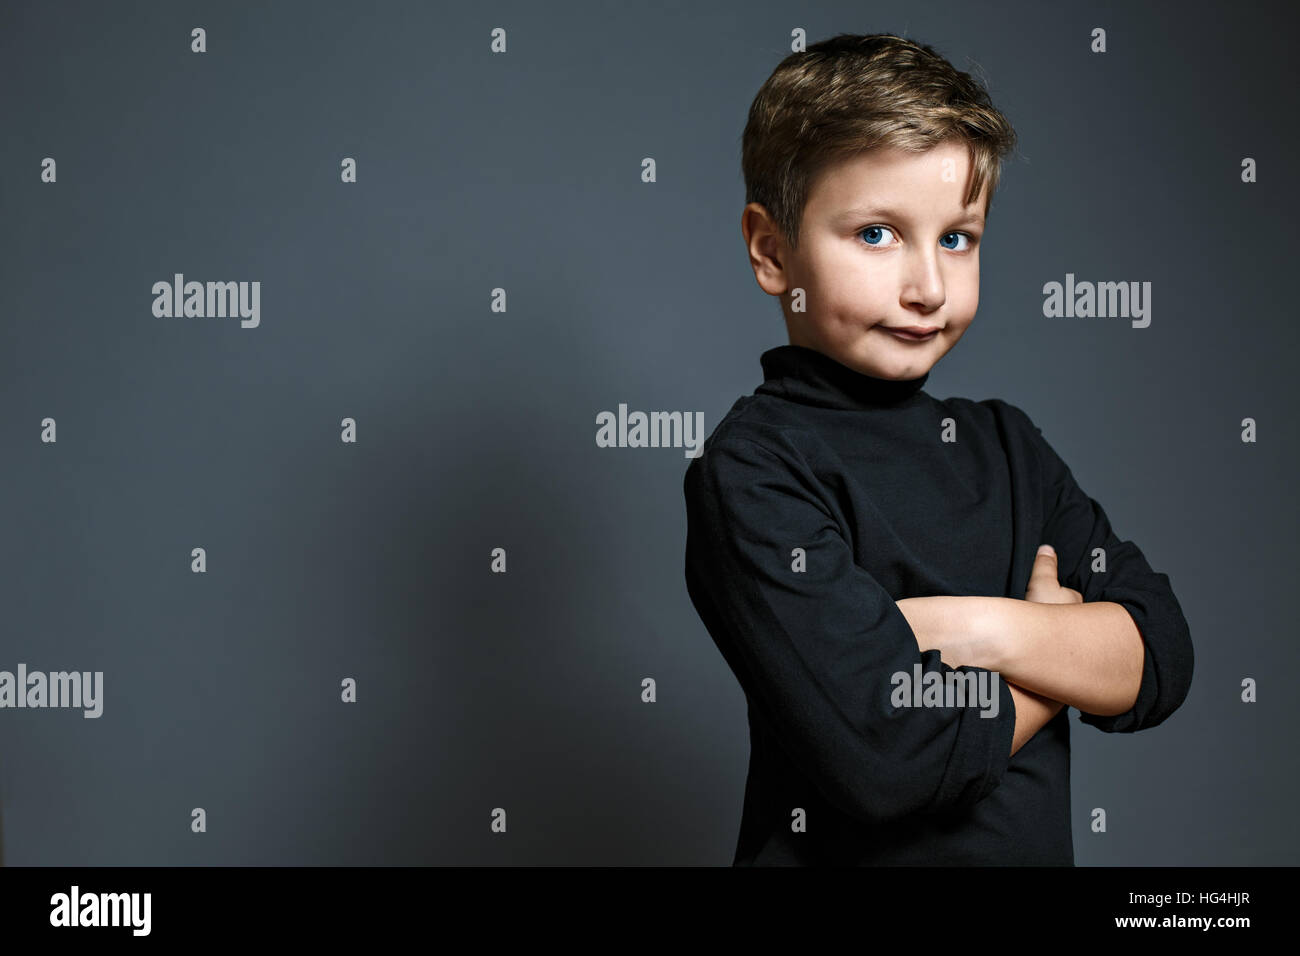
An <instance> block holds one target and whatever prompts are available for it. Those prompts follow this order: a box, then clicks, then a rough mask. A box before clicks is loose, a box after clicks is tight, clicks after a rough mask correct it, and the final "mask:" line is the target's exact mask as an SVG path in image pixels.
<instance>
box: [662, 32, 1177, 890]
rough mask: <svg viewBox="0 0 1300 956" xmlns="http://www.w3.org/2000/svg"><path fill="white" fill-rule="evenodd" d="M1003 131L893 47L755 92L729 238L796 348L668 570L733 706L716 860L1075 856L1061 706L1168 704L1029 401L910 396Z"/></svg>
mask: <svg viewBox="0 0 1300 956" xmlns="http://www.w3.org/2000/svg"><path fill="white" fill-rule="evenodd" d="M1014 142H1015V134H1014V131H1013V130H1012V128H1011V126H1010V124H1009V123H1008V122H1007V120H1006V119H1005V118H1004V117H1003V116H1002V115H1001V114H1000V113H999V112H998V111H997V110H995V109H994V108H993V106H992V104H991V103H990V102H989V99H988V95H987V93H986V92H985V91H984V90H983V88H981V87H980V86H979V85H978V84H977V83H975V82H974V81H973V80H972V79H971V78H970V77H969V76H968V75H967V74H965V73H960V72H958V71H957V70H955V69H954V68H953V67H952V66H951V64H949V63H948V62H947V61H946V60H944V59H943V58H942V57H941V56H939V55H938V54H937V53H935V52H934V51H933V50H932V49H931V48H929V47H927V46H922V45H918V44H916V43H914V42H912V41H910V40H906V39H902V38H900V37H896V36H888V35H883V36H865V37H859V36H839V37H835V38H834V39H831V40H827V41H825V42H822V43H818V44H815V45H813V46H811V47H809V48H808V50H807V52H805V53H796V54H793V55H791V56H789V57H787V58H786V59H785V60H784V61H783V62H782V63H781V64H780V65H779V66H778V67H777V68H776V70H775V71H774V72H773V73H772V75H771V77H769V78H768V80H767V82H766V83H764V85H763V87H762V89H760V90H759V92H758V95H757V97H756V98H755V100H754V103H753V105H752V107H751V108H750V113H749V121H748V124H747V126H746V128H745V133H744V138H743V149H742V152H743V166H744V174H745V185H746V204H747V205H746V207H745V210H744V214H743V218H742V222H741V229H742V232H743V234H744V237H745V243H746V246H747V250H748V254H749V258H750V263H751V265H752V266H753V269H754V276H755V278H756V279H757V280H758V284H759V286H760V287H761V288H762V289H763V291H764V292H767V293H768V294H770V295H774V296H780V301H781V306H782V310H783V312H784V314H785V321H786V326H787V329H788V332H789V338H790V344H789V345H782V346H778V347H776V348H773V349H770V350H768V351H767V352H764V353H763V355H762V356H761V358H760V362H761V365H762V369H763V373H764V381H763V384H762V385H760V386H759V387H758V388H757V389H756V390H755V391H754V393H753V394H752V395H747V396H743V397H741V398H740V399H739V400H737V401H736V403H735V405H734V406H733V407H732V408H731V410H730V411H729V412H728V413H727V415H726V417H725V418H724V419H723V420H722V421H721V422H719V424H718V426H717V428H716V429H714V431H713V433H712V435H710V437H709V439H708V440H707V441H706V443H705V445H704V449H703V453H702V454H701V456H700V457H698V458H696V459H695V460H693V461H692V462H691V464H690V466H689V467H688V469H687V471H686V475H685V480H684V490H685V495H686V506H687V527H688V531H687V543H686V583H687V588H688V591H689V593H690V597H691V600H692V602H693V603H694V605H695V607H696V609H697V611H698V612H699V614H700V617H701V619H702V620H703V622H704V624H705V626H706V627H707V629H708V631H709V634H710V635H711V636H712V638H713V640H714V642H715V643H716V644H717V646H718V649H719V650H720V651H721V652H722V654H723V656H724V657H725V659H726V661H727V663H728V665H729V666H730V667H731V669H732V671H733V672H734V673H735V675H736V678H737V679H738V680H739V682H740V685H741V687H742V689H743V690H744V692H745V696H746V699H747V702H748V715H749V728H750V746H751V753H750V764H749V776H748V780H747V782H746V787H745V797H744V810H743V819H742V821H741V826H740V835H739V841H738V845H737V847H736V854H735V859H734V865H756V864H758V865H762V864H817V863H825V864H835V865H860V864H1033V865H1044V864H1057V865H1073V863H1074V849H1073V843H1072V839H1071V830H1070V823H1071V817H1070V779H1069V774H1070V762H1069V731H1070V727H1069V722H1068V709H1067V708H1068V707H1070V706H1073V707H1075V708H1077V709H1078V710H1079V711H1080V719H1081V720H1082V722H1083V723H1085V724H1089V725H1091V726H1093V727H1096V728H1098V729H1100V730H1103V731H1107V732H1124V733H1127V732H1132V731H1136V730H1142V729H1144V728H1147V727H1154V726H1156V725H1157V724H1159V723H1161V722H1162V721H1163V720H1164V719H1165V718H1166V717H1168V716H1169V714H1170V713H1172V712H1173V711H1174V710H1175V709H1176V708H1177V707H1178V706H1179V705H1180V704H1181V703H1182V701H1183V699H1184V698H1185V697H1186V695H1187V691H1188V687H1189V685H1190V684H1191V677H1192V664H1193V658H1192V645H1191V639H1190V635H1189V631H1188V626H1187V622H1186V620H1185V619H1184V617H1183V613H1182V609H1181V608H1180V607H1179V604H1178V601H1177V599H1176V598H1175V597H1174V594H1173V591H1172V590H1171V589H1170V585H1169V578H1168V577H1167V576H1166V575H1164V574H1158V573H1156V572H1154V571H1152V569H1151V567H1150V566H1149V565H1148V564H1147V561H1146V559H1145V558H1144V557H1143V555H1142V553H1141V552H1140V551H1139V550H1138V548H1137V547H1136V546H1135V545H1134V544H1133V543H1132V542H1129V541H1124V540H1121V539H1120V538H1118V537H1117V536H1116V535H1115V533H1114V532H1113V531H1112V530H1111V527H1110V524H1109V522H1108V520H1107V518H1106V514H1105V512H1103V511H1102V509H1101V506H1100V505H1098V504H1097V503H1096V502H1095V501H1093V500H1092V499H1091V498H1089V497H1088V496H1087V495H1086V494H1085V493H1084V492H1083V491H1082V490H1081V489H1080V488H1079V486H1078V485H1077V484H1076V483H1075V481H1074V478H1073V476H1072V475H1071V473H1070V469H1069V468H1068V467H1066V465H1065V463H1064V462H1063V461H1061V459H1060V458H1059V457H1058V456H1057V455H1056V453H1055V452H1054V451H1053V450H1052V448H1051V446H1050V445H1049V444H1048V443H1047V442H1046V441H1045V440H1044V438H1043V437H1042V434H1041V433H1040V431H1039V429H1038V428H1037V427H1036V426H1035V425H1034V424H1033V422H1032V421H1030V419H1029V418H1028V417H1027V416H1026V415H1025V413H1024V412H1022V411H1021V410H1020V409H1018V408H1016V407H1015V406H1013V405H1009V404H1007V403H1006V402H1003V401H1001V400H999V399H987V400H984V401H980V402H975V401H971V400H969V399H964V398H949V399H947V400H943V401H941V400H939V399H936V398H933V397H931V396H930V395H928V394H927V393H926V392H924V391H922V386H923V385H924V384H925V381H926V379H927V377H928V376H929V372H930V369H931V368H932V367H933V366H934V364H935V363H936V362H937V361H938V360H939V359H940V358H942V357H943V355H944V354H946V353H947V352H948V350H949V349H951V348H952V347H953V346H954V345H955V344H956V343H957V340H958V339H960V338H961V336H962V333H963V332H965V330H966V328H967V326H969V325H970V322H971V319H972V318H973V317H974V315H975V309H976V306H977V304H978V299H979V242H980V237H981V234H982V232H983V230H984V227H985V220H986V219H987V217H988V213H989V201H990V199H991V197H992V195H993V192H994V190H995V189H996V187H997V181H998V176H999V166H1000V162H1001V158H1002V156H1003V155H1005V154H1006V153H1007V152H1008V151H1009V150H1010V149H1011V148H1012V147H1013V145H1014ZM1043 544H1046V545H1050V546H1051V548H1052V549H1054V553H1050V551H1051V549H1047V552H1045V553H1042V554H1039V546H1040V545H1043ZM1058 576H1059V583H1058ZM956 678H960V680H957V679H956ZM975 687H979V688H981V689H982V691H983V693H980V694H976V693H975V691H974V688H975ZM954 688H957V689H969V690H970V693H969V694H968V695H966V696H965V697H964V699H963V696H962V695H954V694H952V693H950V691H952V690H953V689H954ZM975 698H978V700H976V699H975Z"/></svg>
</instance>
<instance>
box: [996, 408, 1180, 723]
mask: <svg viewBox="0 0 1300 956" xmlns="http://www.w3.org/2000/svg"><path fill="white" fill-rule="evenodd" d="M1009 407H1011V408H1014V407H1015V406H1009ZM1016 411H1017V412H1019V414H1020V416H1021V417H1022V418H1023V419H1024V422H1025V423H1026V425H1027V427H1028V432H1027V436H1028V438H1029V439H1030V441H1031V442H1032V443H1033V444H1034V446H1035V447H1036V448H1037V451H1038V454H1039V461H1040V466H1041V468H1042V477H1043V494H1044V502H1043V507H1044V511H1043V515H1044V527H1043V536H1042V538H1043V542H1045V543H1047V544H1050V545H1052V547H1053V548H1055V549H1056V553H1057V555H1058V570H1059V573H1060V576H1061V583H1062V584H1063V585H1065V586H1066V587H1069V588H1073V589H1074V590H1076V591H1078V592H1079V593H1080V594H1082V595H1083V600H1084V601H1085V602H1091V601H1113V602H1115V603H1117V604H1120V605H1122V606H1123V607H1124V608H1125V609H1126V610H1127V611H1128V612H1129V614H1130V615H1131V616H1132V618H1133V621H1134V622H1135V623H1136V624H1137V627H1138V630H1139V631H1140V632H1141V634H1142V642H1143V645H1144V648H1145V650H1144V659H1143V665H1142V684H1141V688H1140V690H1139V691H1138V696H1137V700H1136V701H1135V702H1134V704H1133V706H1132V707H1131V708H1130V709H1129V710H1127V711H1125V712H1124V713H1122V714H1116V715H1114V716H1098V715H1096V714H1088V713H1083V712H1080V717H1079V719H1080V720H1081V721H1082V722H1083V723H1085V724H1090V725H1092V726H1093V727H1096V728H1098V729H1099V730H1103V731H1105V732H1107V733H1116V732H1118V733H1132V732H1133V731H1137V730H1144V729H1146V728H1148V727H1155V726H1157V725H1158V724H1160V723H1162V722H1163V721H1164V720H1165V718H1167V717H1168V716H1169V715H1170V714H1172V713H1173V712H1174V711H1175V710H1177V709H1178V707H1179V706H1180V705H1181V704H1182V702H1183V700H1184V699H1185V698H1186V697H1187V692H1188V690H1189V688H1190V687H1191V683H1192V670H1193V664H1194V657H1193V651H1192V639H1191V634H1190V631H1189V629H1188V626H1187V620H1186V618H1185V617H1184V616H1183V611H1182V608H1181V607H1180V606H1179V603H1178V599H1177V598H1176V597H1175V596H1174V592H1173V589H1172V588H1171V587H1170V583H1169V577H1168V575H1165V574H1158V573H1156V572H1155V571H1153V570H1152V569H1151V566H1150V565H1149V564H1148V563H1147V560H1146V558H1145V557H1144V556H1143V554H1142V552H1141V551H1139V550H1138V547H1137V545H1135V544H1134V543H1133V542H1132V541H1125V540H1122V539H1120V538H1119V537H1118V536H1117V535H1116V534H1115V532H1114V531H1113V530H1112V528H1111V526H1110V522H1109V521H1108V520H1107V517H1106V513H1105V511H1103V510H1102V507H1101V505H1099V504H1098V503H1097V502H1096V501H1094V500H1093V499H1092V498H1090V497H1088V495H1087V494H1085V493H1084V492H1083V490H1082V489H1081V488H1080V487H1079V485H1078V483H1077V482H1075V480H1074V476H1073V475H1072V474H1071V472H1070V469H1069V468H1068V467H1067V466H1066V464H1065V462H1063V461H1062V460H1061V458H1060V456H1059V455H1057V454H1056V452H1055V451H1054V450H1053V449H1052V447H1051V445H1049V444H1048V443H1047V441H1046V440H1045V439H1044V438H1043V435H1042V431H1041V429H1039V428H1038V426H1037V425H1035V424H1034V423H1033V422H1032V421H1031V420H1030V419H1029V417H1028V416H1027V415H1025V413H1024V412H1023V411H1021V410H1020V409H1016ZM1099 548H1100V549H1102V551H1103V552H1104V554H1105V568H1106V570H1105V571H1104V572H1102V571H1093V570H1092V568H1093V566H1094V560H1095V552H1096V551H1097V549H1099Z"/></svg>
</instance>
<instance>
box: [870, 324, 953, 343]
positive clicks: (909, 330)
mask: <svg viewBox="0 0 1300 956" xmlns="http://www.w3.org/2000/svg"><path fill="white" fill-rule="evenodd" d="M879 328H880V329H883V330H884V331H886V332H888V333H889V334H890V335H892V336H894V338H896V339H902V340H903V341H904V342H928V341H930V340H931V339H932V338H934V337H935V336H936V335H938V334H939V330H938V329H937V328H933V329H930V330H929V331H928V332H927V331H925V329H924V327H923V326H919V325H917V326H907V327H902V326H900V327H897V328H890V327H889V326H887V325H882V326H879Z"/></svg>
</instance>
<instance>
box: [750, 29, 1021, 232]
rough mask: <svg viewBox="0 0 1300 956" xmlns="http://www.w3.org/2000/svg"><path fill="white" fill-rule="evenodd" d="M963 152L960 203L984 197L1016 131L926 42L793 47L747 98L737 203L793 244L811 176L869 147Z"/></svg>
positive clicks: (882, 38) (857, 39)
mask: <svg viewBox="0 0 1300 956" xmlns="http://www.w3.org/2000/svg"><path fill="white" fill-rule="evenodd" d="M953 139H956V140H960V141H963V142H965V143H966V144H967V146H968V147H969V149H970V152H971V165H972V174H971V183H970V190H969V193H968V194H967V197H966V200H965V201H966V203H967V204H969V203H972V202H975V200H976V199H977V198H978V197H979V195H980V192H981V191H982V189H983V188H984V186H985V184H986V183H987V185H988V194H989V200H990V202H991V201H992V198H993V193H994V192H995V191H996V189H997V185H998V180H999V179H1000V178H1001V164H1002V157H1003V156H1004V155H1006V154H1007V153H1009V152H1010V151H1011V150H1012V149H1013V148H1014V146H1015V143H1016V134H1015V130H1014V129H1012V127H1011V124H1010V122H1008V121H1007V118H1006V117H1005V116H1003V115H1002V114H1001V113H1000V112H998V111H997V110H996V109H995V108H994V107H993V104H992V102H991V101H990V100H989V96H988V93H987V91H986V90H985V89H984V87H983V86H982V85H981V84H980V83H978V82H977V81H976V80H974V79H972V78H971V76H970V75H969V74H967V73H962V72H959V71H958V70H957V69H956V68H954V67H953V65H952V64H951V63H949V62H948V61H947V60H945V59H944V58H943V57H942V56H940V55H939V54H938V53H936V52H935V51H934V50H933V49H932V48H931V47H929V46H926V45H924V44H920V43H916V42H914V41H912V40H908V39H905V38H903V37H899V36H894V35H893V34H888V33H879V34H872V35H867V36H858V35H854V34H847V33H844V34H840V35H839V36H836V37H833V38H831V39H829V40H823V41H821V42H820V43H815V44H813V45H812V46H810V47H808V49H807V50H806V51H805V52H801V53H792V54H790V55H789V56H787V57H786V58H785V59H784V60H782V61H781V62H780V63H779V64H778V65H777V67H776V69H775V70H773V71H772V75H771V76H769V77H768V78H767V80H766V81H765V82H764V83H763V86H762V87H761V88H760V89H759V91H758V93H757V95H756V96H755V97H754V102H753V103H752V104H751V105H750V108H749V120H748V122H747V123H746V124H745V132H744V134H743V136H742V138H741V168H742V170H743V172H744V177H745V202H746V203H751V202H756V203H760V204H761V205H762V206H764V207H765V208H766V209H767V211H768V213H769V214H770V215H771V216H772V218H773V220H774V221H775V222H776V223H777V226H778V227H779V228H780V229H781V232H782V233H783V234H784V235H785V237H786V239H787V241H788V242H789V244H790V246H791V248H796V247H797V246H798V237H799V226H800V223H801V221H802V218H803V210H804V205H805V204H806V203H807V201H808V193H809V190H810V188H811V186H812V183H813V181H814V179H815V178H816V176H817V174H818V173H819V172H820V171H822V170H823V169H824V168H826V167H827V166H828V165H830V164H831V163H833V162H835V161H837V160H839V159H842V158H845V157H847V156H849V155H852V154H854V153H858V152H861V151H863V150H868V149H873V148H876V147H896V148H901V149H907V150H912V151H915V152H921V151H923V150H927V149H931V148H933V147H935V146H937V145H939V144H940V143H943V142H945V141H949V140H953Z"/></svg>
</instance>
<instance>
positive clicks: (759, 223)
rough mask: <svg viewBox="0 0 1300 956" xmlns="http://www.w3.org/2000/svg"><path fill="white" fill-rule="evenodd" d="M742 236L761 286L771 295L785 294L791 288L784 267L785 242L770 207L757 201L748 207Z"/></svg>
mask: <svg viewBox="0 0 1300 956" xmlns="http://www.w3.org/2000/svg"><path fill="white" fill-rule="evenodd" d="M740 234H741V236H743V237H744V240H745V249H746V252H747V253H748V255H749V264H750V267H751V268H752V269H753V270H754V279H755V281H757V282H758V287H759V288H760V289H762V290H763V291H764V292H766V293H767V294H768V295H783V294H785V292H787V291H788V289H789V285H790V282H789V277H788V276H787V275H786V271H785V264H784V260H785V255H786V246H785V241H784V238H783V237H782V235H781V230H780V229H779V228H777V225H776V222H775V220H773V218H772V216H771V215H770V214H769V213H768V211H767V209H766V207H764V206H763V205H762V204H760V203H756V202H752V203H749V204H748V205H746V206H745V208H744V209H743V210H742V211H741V214H740Z"/></svg>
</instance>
